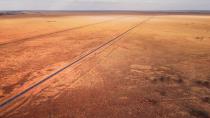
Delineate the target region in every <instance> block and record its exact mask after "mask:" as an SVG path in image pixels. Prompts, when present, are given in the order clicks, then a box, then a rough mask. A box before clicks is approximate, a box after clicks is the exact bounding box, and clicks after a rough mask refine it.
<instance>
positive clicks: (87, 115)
mask: <svg viewBox="0 0 210 118" xmlns="http://www.w3.org/2000/svg"><path fill="white" fill-rule="evenodd" d="M137 24H138V25H137ZM136 25H137V27H135V28H134V29H132V30H129V29H130V28H132V27H134V26H136ZM127 30H129V31H128V32H126V31H127ZM123 32H126V33H125V34H123V35H121V34H122V33H123ZM119 35H121V36H120V37H118V36H119ZM116 37H117V38H116ZM115 38H116V39H117V40H115V41H114V42H112V43H111V44H109V45H106V46H104V47H103V48H100V49H99V50H97V51H96V52H94V53H93V54H91V55H89V56H86V57H85V58H84V59H82V60H80V61H78V62H77V63H75V64H74V65H72V66H70V67H68V68H66V69H65V70H63V71H62V72H60V73H58V74H56V75H55V76H53V77H52V78H50V79H49V80H47V81H45V82H43V83H42V84H40V85H38V86H36V87H35V88H33V89H31V90H30V91H28V92H27V93H25V94H23V95H21V96H19V97H18V98H16V99H15V100H14V101H12V102H10V103H8V104H6V105H4V106H2V107H0V118H139V117H140V118H210V15H195V14H194V15H193V14H191V15H190V14H189V15H177V14H176V15H164V14H162V15H161V14H159V15H158V14H128V13H125V14H101V15H99V14H89V15H87V14H86V15H84V14H77V15H72V14H69V15H51V16H48V15H46V14H45V15H37V14H36V15H11V16H5V15H3V16H0V104H2V103H3V102H4V101H6V100H8V99H9V98H11V97H13V96H15V95H17V94H18V93H20V92H22V91H24V90H25V89H27V88H28V87H30V86H32V85H34V84H35V83H37V82H39V81H41V80H43V78H45V77H47V76H48V75H50V74H52V73H54V72H56V71H57V70H59V69H61V68H63V67H65V66H66V65H68V64H70V63H72V62H74V61H75V60H76V59H77V58H80V57H81V56H82V55H84V54H87V53H88V52H90V51H91V50H93V49H96V48H97V47H98V46H100V45H101V44H105V43H106V42H108V41H110V40H111V39H115Z"/></svg>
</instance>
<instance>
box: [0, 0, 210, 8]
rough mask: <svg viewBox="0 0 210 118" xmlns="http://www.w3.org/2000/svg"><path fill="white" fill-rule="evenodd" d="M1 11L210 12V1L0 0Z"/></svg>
mask: <svg viewBox="0 0 210 118" xmlns="http://www.w3.org/2000/svg"><path fill="white" fill-rule="evenodd" d="M0 10H210V0H0Z"/></svg>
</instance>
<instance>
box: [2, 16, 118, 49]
mask: <svg viewBox="0 0 210 118" xmlns="http://www.w3.org/2000/svg"><path fill="white" fill-rule="evenodd" d="M117 19H119V18H114V19H109V20H104V21H101V22H96V23H91V24H87V25H82V26H77V27H73V28H68V29H64V30H59V31H55V32H50V33H46V34H40V35H36V36H32V37H27V38H22V39H17V40H15V41H9V42H5V43H1V44H0V46H5V45H8V44H14V43H20V42H24V41H27V40H33V39H36V38H41V37H45V36H49V35H54V34H59V33H63V32H67V31H71V30H76V29H81V28H85V27H90V26H93V25H99V24H102V23H106V22H111V21H114V20H117Z"/></svg>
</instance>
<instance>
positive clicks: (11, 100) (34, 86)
mask: <svg viewBox="0 0 210 118" xmlns="http://www.w3.org/2000/svg"><path fill="white" fill-rule="evenodd" d="M151 18H152V17H150V18H147V19H146V20H143V21H141V22H140V23H138V24H136V25H135V26H133V27H131V28H129V29H128V30H126V31H125V32H123V33H121V34H120V35H118V36H116V37H115V38H113V39H111V40H109V41H107V42H105V43H104V44H101V45H100V46H98V47H97V48H95V49H93V50H91V51H90V52H88V53H86V54H84V55H80V57H79V58H78V59H76V60H74V61H73V62H71V63H70V64H68V65H66V66H65V67H63V68H61V69H59V70H58V71H56V72H54V73H52V74H50V75H48V76H47V77H46V78H44V79H42V80H41V81H39V82H37V83H35V84H34V85H32V86H30V87H28V88H27V89H25V90H24V91H22V92H20V93H18V94H16V95H15V96H13V97H11V98H9V99H7V100H5V101H4V102H2V103H1V104H0V108H3V107H5V106H6V105H9V104H10V103H11V102H13V101H14V100H16V99H17V98H19V97H20V96H22V95H24V94H26V93H27V92H29V91H31V90H32V89H34V88H36V87H38V86H39V85H40V84H42V83H44V82H45V81H47V80H49V79H51V78H52V77H54V76H55V75H57V74H59V73H61V72H62V71H64V70H65V69H67V68H69V67H71V66H73V65H75V64H76V63H78V62H80V61H82V60H83V59H85V58H86V57H88V56H89V55H91V54H93V53H95V52H96V51H98V50H99V49H101V48H103V47H105V46H107V45H109V44H111V43H112V42H114V41H116V40H118V39H121V38H120V37H122V36H123V35H125V34H127V33H128V32H130V31H131V30H133V29H134V28H136V27H138V26H140V25H141V24H143V23H145V22H147V21H149V20H150V19H151Z"/></svg>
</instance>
